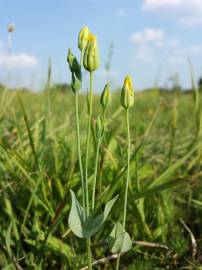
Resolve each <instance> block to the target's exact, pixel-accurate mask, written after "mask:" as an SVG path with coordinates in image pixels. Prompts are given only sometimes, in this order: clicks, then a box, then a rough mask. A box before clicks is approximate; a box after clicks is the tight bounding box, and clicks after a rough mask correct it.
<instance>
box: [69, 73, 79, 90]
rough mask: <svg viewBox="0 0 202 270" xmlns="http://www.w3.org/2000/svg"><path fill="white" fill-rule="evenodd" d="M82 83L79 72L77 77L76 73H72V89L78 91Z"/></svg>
mask: <svg viewBox="0 0 202 270" xmlns="http://www.w3.org/2000/svg"><path fill="white" fill-rule="evenodd" d="M81 85H82V78H81V75H80V74H79V77H77V75H76V73H72V82H71V88H72V91H73V92H74V93H75V92H78V91H79V90H80V89H81Z"/></svg>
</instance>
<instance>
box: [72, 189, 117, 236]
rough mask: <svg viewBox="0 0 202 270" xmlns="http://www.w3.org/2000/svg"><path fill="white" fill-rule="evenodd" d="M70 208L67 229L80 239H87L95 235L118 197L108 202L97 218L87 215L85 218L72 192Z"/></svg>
mask: <svg viewBox="0 0 202 270" xmlns="http://www.w3.org/2000/svg"><path fill="white" fill-rule="evenodd" d="M70 192H71V197H72V206H71V210H70V214H69V219H68V223H69V227H70V229H71V230H72V231H73V233H74V234H75V235H76V236H78V237H80V238H89V237H91V236H93V235H94V234H96V233H97V232H98V231H99V230H100V229H101V228H102V226H103V224H104V222H105V221H106V219H107V217H108V215H109V213H110V211H111V209H112V207H113V205H114V204H115V202H116V200H117V198H118V195H117V196H116V197H114V198H113V199H112V200H110V201H109V202H108V203H107V204H106V205H105V208H104V212H103V213H102V214H99V215H97V216H95V217H94V216H92V215H89V216H88V217H86V218H85V215H84V210H83V207H82V206H81V205H80V203H79V202H78V200H77V199H76V196H75V194H74V192H73V191H72V190H70Z"/></svg>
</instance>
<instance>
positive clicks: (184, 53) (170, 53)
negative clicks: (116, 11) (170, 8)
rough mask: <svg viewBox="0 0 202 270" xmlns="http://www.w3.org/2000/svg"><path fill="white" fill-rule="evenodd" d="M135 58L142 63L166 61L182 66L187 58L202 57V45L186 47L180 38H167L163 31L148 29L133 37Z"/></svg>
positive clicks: (134, 34)
mask: <svg viewBox="0 0 202 270" xmlns="http://www.w3.org/2000/svg"><path fill="white" fill-rule="evenodd" d="M131 42H132V43H133V44H134V48H135V57H136V59H138V60H140V61H142V62H155V61H158V60H160V61H161V60H163V59H164V60H166V61H167V62H169V63H171V64H182V63H184V62H185V61H186V59H187V57H188V56H190V57H191V58H192V57H196V56H197V57H199V56H202V45H200V44H192V45H185V44H184V42H182V41H180V39H179V38H178V37H167V36H166V35H165V33H164V31H163V30H162V29H152V28H146V29H144V30H143V31H138V32H135V33H133V34H132V35H131Z"/></svg>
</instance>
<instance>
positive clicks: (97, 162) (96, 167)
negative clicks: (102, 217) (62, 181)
mask: <svg viewBox="0 0 202 270" xmlns="http://www.w3.org/2000/svg"><path fill="white" fill-rule="evenodd" d="M105 112H106V110H105V109H104V110H103V115H102V126H103V127H104V124H105ZM101 141H102V139H99V140H98V143H97V149H96V157H95V174H94V180H93V193H92V210H94V209H95V191H96V183H97V175H98V164H99V152H100V144H101ZM100 182H101V179H100ZM99 184H100V185H101V183H99Z"/></svg>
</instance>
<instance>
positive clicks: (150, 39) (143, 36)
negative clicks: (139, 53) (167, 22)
mask: <svg viewBox="0 0 202 270" xmlns="http://www.w3.org/2000/svg"><path fill="white" fill-rule="evenodd" d="M131 40H132V42H133V43H134V44H137V45H140V44H141V45H142V44H146V43H152V44H154V45H156V46H159V45H161V44H162V42H163V40H164V32H163V30H161V29H153V28H146V29H145V30H143V31H142V32H141V31H140V32H135V33H134V34H133V35H132V37H131Z"/></svg>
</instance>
